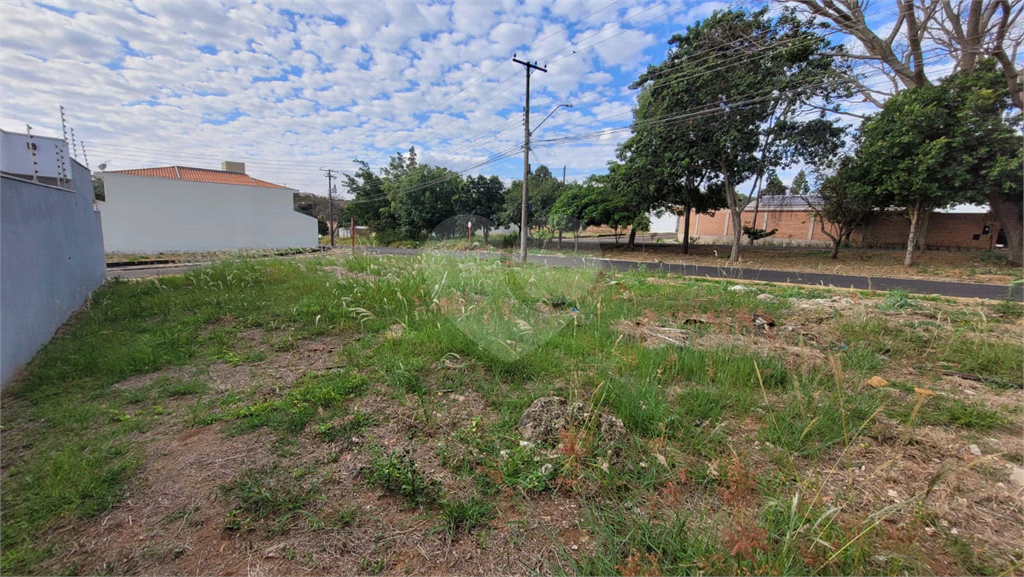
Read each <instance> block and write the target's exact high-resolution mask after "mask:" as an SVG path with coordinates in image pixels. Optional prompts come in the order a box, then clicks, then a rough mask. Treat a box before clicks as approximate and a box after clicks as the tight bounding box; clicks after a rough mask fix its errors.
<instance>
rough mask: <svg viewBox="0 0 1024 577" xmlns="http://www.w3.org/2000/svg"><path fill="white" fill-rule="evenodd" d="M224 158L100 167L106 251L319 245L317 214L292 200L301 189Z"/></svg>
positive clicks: (150, 251)
mask: <svg viewBox="0 0 1024 577" xmlns="http://www.w3.org/2000/svg"><path fill="white" fill-rule="evenodd" d="M221 166H222V170H210V169H204V168H189V167H185V166H164V167H159V168H140V169H133V170H116V171H108V172H102V173H99V175H98V176H99V177H100V178H102V179H103V188H104V192H105V197H106V200H105V201H104V202H103V203H101V204H100V210H101V211H102V212H103V237H104V241H105V243H106V249H107V252H119V253H139V254H147V253H156V252H189V251H211V250H232V249H277V248H302V247H315V246H317V222H316V219H315V218H313V217H310V216H307V215H305V214H301V213H298V212H295V210H294V208H293V200H292V195H293V194H294V193H295V192H297V191H296V190H293V189H291V188H288V187H285V186H281V185H278V184H273V183H270V182H267V181H264V180H260V179H258V178H253V177H251V176H249V175H247V174H246V173H245V164H244V163H240V162H224V163H223V164H222V165H221Z"/></svg>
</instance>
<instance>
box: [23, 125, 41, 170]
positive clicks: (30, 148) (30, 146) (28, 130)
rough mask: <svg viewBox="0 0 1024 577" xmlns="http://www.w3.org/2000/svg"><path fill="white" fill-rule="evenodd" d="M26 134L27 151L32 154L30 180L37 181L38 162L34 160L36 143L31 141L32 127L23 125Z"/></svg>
mask: <svg viewBox="0 0 1024 577" xmlns="http://www.w3.org/2000/svg"><path fill="white" fill-rule="evenodd" d="M25 134H28V151H29V152H30V153H31V154H32V182H39V164H38V163H37V162H36V143H34V142H32V127H31V126H29V125H28V124H26V125H25Z"/></svg>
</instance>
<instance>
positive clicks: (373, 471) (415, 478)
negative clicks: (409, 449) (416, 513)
mask: <svg viewBox="0 0 1024 577" xmlns="http://www.w3.org/2000/svg"><path fill="white" fill-rule="evenodd" d="M363 475H364V476H365V477H366V481H367V482H368V483H370V484H371V485H376V486H378V487H380V488H381V489H384V490H385V491H387V492H388V493H392V494H394V495H398V496H400V497H402V498H403V499H404V500H405V502H406V503H407V504H408V505H409V506H411V507H426V506H431V505H433V504H435V503H436V502H437V501H438V499H439V497H440V489H441V484H440V483H438V482H437V481H435V480H433V479H428V478H427V477H426V476H424V475H423V473H421V472H420V471H419V469H417V468H416V463H414V462H413V460H412V457H410V456H409V454H408V453H406V452H401V451H391V452H389V453H386V454H384V455H380V456H378V457H377V458H375V459H374V460H373V462H372V463H370V465H369V466H368V467H366V468H365V469H364V470H363Z"/></svg>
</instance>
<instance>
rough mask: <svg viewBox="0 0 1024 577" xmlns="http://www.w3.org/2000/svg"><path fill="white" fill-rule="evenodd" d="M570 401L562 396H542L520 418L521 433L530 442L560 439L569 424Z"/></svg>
mask: <svg viewBox="0 0 1024 577" xmlns="http://www.w3.org/2000/svg"><path fill="white" fill-rule="evenodd" d="M568 418H569V402H568V401H566V400H565V399H563V398H561V397H541V398H539V399H537V400H536V401H534V402H533V403H532V404H531V405H530V407H529V408H528V409H526V412H524V413H523V416H522V417H520V418H519V435H520V436H521V437H522V438H523V440H524V441H528V442H530V443H545V442H551V441H557V440H558V433H559V431H561V430H563V429H565V427H566V426H567V425H568V424H569V420H568Z"/></svg>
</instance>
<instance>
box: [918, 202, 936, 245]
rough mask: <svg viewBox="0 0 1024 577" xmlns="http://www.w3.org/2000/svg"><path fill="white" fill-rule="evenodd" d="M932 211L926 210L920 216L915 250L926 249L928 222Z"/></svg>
mask: <svg viewBox="0 0 1024 577" xmlns="http://www.w3.org/2000/svg"><path fill="white" fill-rule="evenodd" d="M931 217H932V211H930V210H926V211H924V214H922V215H921V230H920V231H919V232H918V233H917V244H916V245H915V246H916V247H917V250H925V249H926V248H928V222H929V221H930V220H931Z"/></svg>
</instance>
